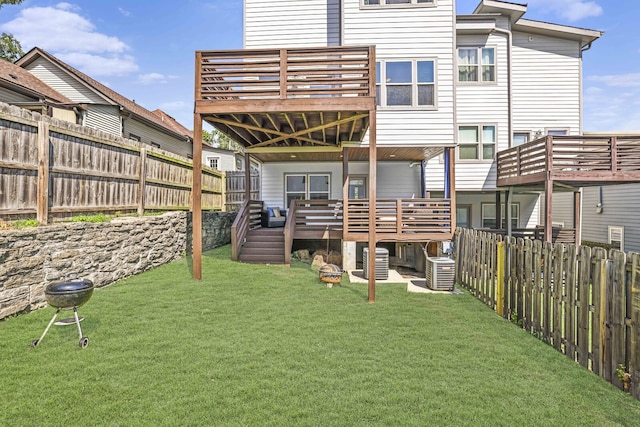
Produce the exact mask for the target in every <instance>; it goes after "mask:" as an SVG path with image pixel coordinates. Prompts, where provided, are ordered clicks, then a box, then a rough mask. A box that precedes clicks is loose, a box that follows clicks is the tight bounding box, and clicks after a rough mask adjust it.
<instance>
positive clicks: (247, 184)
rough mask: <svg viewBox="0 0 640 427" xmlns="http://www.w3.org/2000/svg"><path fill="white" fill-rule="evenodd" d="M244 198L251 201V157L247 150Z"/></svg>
mask: <svg viewBox="0 0 640 427" xmlns="http://www.w3.org/2000/svg"><path fill="white" fill-rule="evenodd" d="M244 199H245V200H248V201H251V157H249V153H247V152H246V151H245V153H244ZM286 208H287V206H285V209H286Z"/></svg>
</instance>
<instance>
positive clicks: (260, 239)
mask: <svg viewBox="0 0 640 427" xmlns="http://www.w3.org/2000/svg"><path fill="white" fill-rule="evenodd" d="M246 241H247V242H255V243H284V238H283V237H281V238H279V239H274V238H271V239H265V238H263V237H251V236H248V237H247V239H246Z"/></svg>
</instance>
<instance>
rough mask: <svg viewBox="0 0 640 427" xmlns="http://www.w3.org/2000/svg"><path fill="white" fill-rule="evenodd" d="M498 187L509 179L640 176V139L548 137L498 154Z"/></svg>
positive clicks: (579, 178) (505, 183) (506, 183)
mask: <svg viewBox="0 0 640 427" xmlns="http://www.w3.org/2000/svg"><path fill="white" fill-rule="evenodd" d="M497 166H498V177H497V178H498V185H509V183H508V180H515V181H517V180H518V179H520V180H521V181H526V180H527V179H528V178H529V179H531V180H532V181H533V180H535V179H536V177H541V178H543V179H544V177H545V175H546V174H547V173H549V174H551V175H550V176H551V177H553V175H554V174H556V175H558V176H560V175H562V177H563V178H565V179H571V177H572V176H573V177H575V178H576V179H577V180H582V181H584V180H585V179H587V180H588V179H594V180H606V179H607V178H608V177H611V176H613V175H616V174H627V173H640V137H593V136H589V137H586V136H547V137H545V138H541V139H537V140H535V141H532V142H529V143H527V144H524V145H521V146H519V147H514V148H510V149H508V150H504V151H501V152H499V153H498V156H497Z"/></svg>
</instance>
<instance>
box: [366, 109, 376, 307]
mask: <svg viewBox="0 0 640 427" xmlns="http://www.w3.org/2000/svg"><path fill="white" fill-rule="evenodd" d="M377 160H378V156H377V151H376V110H375V109H373V110H371V111H369V265H368V269H369V271H368V274H369V286H368V300H369V303H374V302H375V301H376V243H377V241H378V236H377V230H376V228H377V227H376V223H377V216H376V181H377V178H376V176H377V164H376V163H377ZM364 267H365V268H367V266H364Z"/></svg>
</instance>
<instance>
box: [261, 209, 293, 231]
mask: <svg viewBox="0 0 640 427" xmlns="http://www.w3.org/2000/svg"><path fill="white" fill-rule="evenodd" d="M286 222H287V211H286V209H280V208H265V209H264V210H263V211H262V213H261V215H260V223H261V225H262V227H266V228H271V227H284V224H285V223H286Z"/></svg>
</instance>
